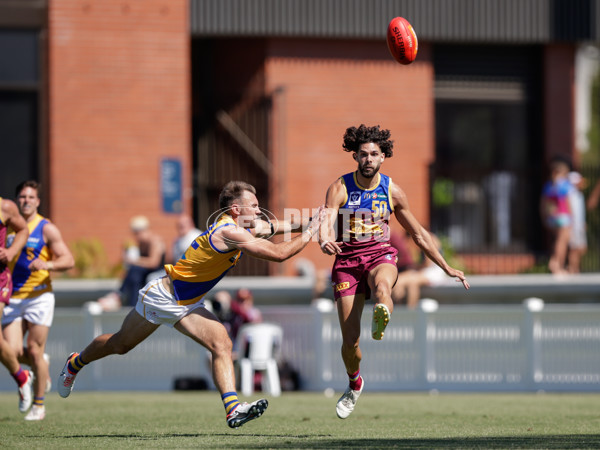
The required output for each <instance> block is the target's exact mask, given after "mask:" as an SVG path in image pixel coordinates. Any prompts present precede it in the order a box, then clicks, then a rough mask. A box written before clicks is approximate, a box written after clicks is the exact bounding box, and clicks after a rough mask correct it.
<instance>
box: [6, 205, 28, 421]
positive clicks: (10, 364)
mask: <svg viewBox="0 0 600 450" xmlns="http://www.w3.org/2000/svg"><path fill="white" fill-rule="evenodd" d="M9 227H10V229H11V230H12V231H14V232H15V235H14V240H13V242H12V245H11V246H10V247H9V248H6V235H7V231H8V228H9ZM28 237H29V230H28V229H27V223H26V222H25V219H24V218H23V217H21V214H20V213H19V208H17V205H16V204H15V203H14V202H12V201H11V200H7V199H5V198H2V197H0V317H2V313H3V312H4V307H5V306H6V305H7V304H8V301H9V299H10V295H11V293H12V277H11V273H10V270H9V268H8V264H9V263H10V262H11V261H12V259H13V258H14V257H15V256H16V255H17V254H18V253H19V252H20V251H21V249H22V248H23V247H24V246H25V244H26V243H27V238H28ZM0 361H2V364H4V366H5V367H6V368H7V369H8V371H9V372H10V374H11V375H12V377H13V378H14V379H15V381H16V382H17V385H18V386H19V411H21V412H27V410H28V409H29V408H30V407H31V403H32V402H33V390H32V386H33V383H32V375H31V373H30V372H29V371H28V370H23V369H22V368H21V365H20V364H19V361H18V360H17V356H16V354H15V352H14V351H13V350H12V348H11V346H10V344H9V343H8V342H7V341H5V340H4V338H3V337H2V333H0Z"/></svg>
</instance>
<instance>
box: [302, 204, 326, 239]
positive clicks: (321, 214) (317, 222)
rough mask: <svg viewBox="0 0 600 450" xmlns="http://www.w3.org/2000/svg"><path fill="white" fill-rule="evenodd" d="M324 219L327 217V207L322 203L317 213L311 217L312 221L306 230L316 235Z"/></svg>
mask: <svg viewBox="0 0 600 450" xmlns="http://www.w3.org/2000/svg"><path fill="white" fill-rule="evenodd" d="M323 219H325V207H324V206H323V205H321V206H319V208H318V209H317V212H316V213H315V215H314V216H312V217H311V218H310V223H309V224H308V227H307V228H306V231H308V232H310V235H311V236H314V235H315V234H316V233H317V231H319V228H320V227H321V223H322V222H323Z"/></svg>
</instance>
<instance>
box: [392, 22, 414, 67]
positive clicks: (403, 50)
mask: <svg viewBox="0 0 600 450" xmlns="http://www.w3.org/2000/svg"><path fill="white" fill-rule="evenodd" d="M387 44H388V48H389V49H390V53H391V54H392V56H393V57H394V59H395V60H396V61H398V62H399V63H400V64H410V63H411V62H413V61H414V60H415V58H416V57H417V50H418V49H419V43H418V41H417V34H416V33H415V30H413V27H412V26H411V24H410V23H409V22H408V20H406V19H405V18H404V17H394V18H393V19H392V20H391V22H390V24H389V25H388V29H387Z"/></svg>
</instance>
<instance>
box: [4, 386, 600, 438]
mask: <svg viewBox="0 0 600 450" xmlns="http://www.w3.org/2000/svg"><path fill="white" fill-rule="evenodd" d="M337 396H338V394H336V397H335V398H326V397H325V396H324V395H322V394H318V393H303V392H299V393H285V394H284V395H283V396H282V397H279V398H269V400H270V405H269V409H268V410H267V412H266V413H265V415H264V416H263V417H261V418H259V419H257V420H255V421H252V422H249V423H247V424H246V425H244V426H243V427H241V428H239V429H237V430H232V429H230V428H228V427H227V425H226V424H225V419H224V411H223V406H222V404H221V401H220V398H219V395H218V394H217V393H216V392H214V391H209V392H192V393H169V392H165V393H157V392H152V393H130V392H126V393H115V392H97V393H90V392H77V391H75V392H74V393H73V394H72V395H71V397H69V398H68V399H61V398H59V397H58V395H57V394H56V392H51V393H50V394H49V395H48V398H47V400H46V404H47V406H46V408H47V417H46V419H45V420H44V421H42V422H25V421H24V420H23V416H22V415H21V414H20V413H19V412H18V410H17V395H16V393H10V394H9V393H0V447H1V448H20V447H23V448H25V447H27V448H137V447H142V446H143V447H146V448H159V447H160V448H199V447H201V448H247V449H254V448H255V449H258V448H260V449H263V448H321V449H330V448H372V449H387V448H561V449H562V448H600V395H598V394H577V395H573V394H562V395H561V394H543V395H536V394H510V395H509V394H440V395H429V394H414V393H370V392H365V393H364V394H363V395H362V397H361V399H360V402H359V404H358V406H357V409H356V410H355V412H354V413H353V414H352V415H351V416H350V417H349V418H348V419H346V420H340V419H338V418H337V417H336V416H335V402H336V400H337ZM254 398H258V396H256V397H254Z"/></svg>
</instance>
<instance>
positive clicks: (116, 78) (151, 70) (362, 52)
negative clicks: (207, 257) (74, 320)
mask: <svg viewBox="0 0 600 450" xmlns="http://www.w3.org/2000/svg"><path fill="white" fill-rule="evenodd" d="M263 3H264V2H263ZM267 3H268V5H266V7H265V5H263V7H264V8H263V9H261V8H259V6H260V5H258V3H257V2H254V1H250V0H246V1H244V0H240V1H237V2H236V1H234V2H231V3H230V4H229V5H230V6H231V7H232V10H231V11H224V10H223V8H222V5H221V4H220V3H219V1H218V0H189V1H188V0H125V1H123V0H118V1H117V0H60V1H58V0H48V1H47V2H46V1H23V2H0V115H1V117H5V118H14V120H15V123H14V124H12V122H11V121H10V120H8V121H5V122H4V125H2V124H0V136H8V140H9V141H10V142H9V144H10V145H8V146H5V147H4V149H3V150H2V152H1V153H0V155H1V157H2V159H1V161H2V163H1V164H2V166H0V195H3V196H7V197H10V196H11V195H12V189H14V186H15V185H16V183H17V182H18V181H20V180H22V179H24V178H38V179H40V180H42V182H43V183H44V185H45V186H46V192H45V198H44V208H43V211H44V213H46V214H48V215H49V217H50V218H51V219H52V220H53V221H54V222H56V223H57V225H58V226H59V228H60V229H61V230H62V232H63V234H64V237H65V239H66V241H67V242H68V243H72V242H74V241H76V240H78V239H90V238H98V239H99V240H100V241H101V242H102V243H103V245H104V247H105V249H106V251H107V254H108V256H109V260H110V261H111V263H116V262H118V261H119V258H120V251H121V245H122V243H123V240H124V239H126V238H127V237H128V222H129V219H130V217H131V216H133V215H136V214H146V215H147V216H148V217H149V218H150V219H151V222H152V224H153V227H154V228H155V229H156V230H157V231H159V232H160V233H161V234H162V235H163V236H164V237H165V239H166V240H167V241H168V242H170V241H171V240H172V239H173V238H174V236H175V229H174V219H175V214H176V212H177V211H179V210H183V211H188V212H191V213H193V214H194V216H195V219H196V221H197V222H198V225H199V226H200V227H201V228H204V226H205V221H206V219H207V217H208V215H209V214H210V212H212V211H214V209H215V207H216V202H215V196H216V195H217V194H218V191H219V189H220V186H222V184H223V183H224V182H226V181H228V180H229V179H236V178H237V179H245V180H247V181H249V182H251V183H253V184H255V185H256V186H257V187H258V190H259V194H260V195H259V200H260V201H261V202H262V203H263V204H264V205H265V206H267V207H268V208H269V209H270V210H272V211H274V212H276V213H277V214H282V213H283V209H284V208H298V209H300V208H307V207H313V206H317V205H319V204H320V203H322V202H323V200H324V196H325V191H326V189H327V187H328V186H329V184H330V183H331V182H333V181H334V179H335V178H336V177H337V176H339V175H341V174H343V173H345V172H349V171H351V170H354V168H355V163H354V161H353V160H352V158H351V156H350V155H348V154H346V153H345V152H343V151H342V149H341V138H342V135H343V133H344V130H345V129H346V128H347V127H348V126H351V125H359V124H360V123H365V124H369V125H373V124H380V125H381V126H382V127H384V128H389V129H390V130H391V131H392V136H393V138H394V140H395V143H396V144H395V154H394V157H393V158H391V159H389V160H387V161H386V162H385V163H384V173H387V174H389V175H391V176H392V178H393V179H394V180H395V181H396V182H397V183H398V184H400V185H401V186H402V187H403V188H404V189H405V191H406V192H407V194H408V197H409V200H410V203H411V208H412V209H413V211H414V213H415V215H416V217H417V218H418V219H419V220H420V221H421V222H422V223H423V224H425V225H426V226H430V227H431V228H433V229H434V230H436V231H438V232H440V231H442V232H446V231H447V232H448V234H449V236H450V238H451V240H454V244H455V246H456V248H457V250H459V252H461V253H462V254H463V255H464V258H465V261H467V263H469V265H470V269H471V270H474V271H481V272H492V273H493V272H505V271H514V270H518V269H519V268H521V267H522V266H527V265H530V264H532V262H533V259H534V256H535V255H536V253H539V252H540V251H541V249H542V247H543V243H542V241H541V238H540V233H539V229H536V227H539V219H538V218H537V214H536V213H535V212H533V213H532V209H533V208H535V207H537V205H536V204H535V202H536V199H537V195H538V193H539V185H540V184H541V182H542V181H543V179H544V170H545V165H544V164H545V161H546V160H547V159H548V157H549V156H550V155H553V154H556V153H563V154H566V155H570V156H573V157H575V158H576V155H577V153H576V152H575V144H574V142H575V141H574V136H575V131H574V64H575V53H576V48H577V43H578V42H579V41H583V40H590V39H591V40H593V39H596V36H597V34H596V25H597V24H596V23H594V22H593V21H592V23H591V25H589V26H588V29H583V30H582V29H581V27H576V26H571V25H577V24H578V23H579V22H578V21H581V20H584V19H585V17H587V16H586V15H585V11H583V12H581V11H580V12H577V11H576V10H575V9H573V10H570V9H569V8H567V10H566V13H565V12H564V11H563V13H564V14H563V16H562V18H557V17H556V16H553V15H552V14H551V13H552V11H551V10H549V11H546V9H548V8H550V6H549V5H550V3H549V2H547V1H542V0H530V1H525V2H518V1H516V0H515V1H512V0H511V4H512V5H513V9H510V8H508V9H507V10H499V11H487V10H484V9H478V8H476V7H475V8H474V7H473V5H474V1H473V0H471V1H469V0H463V1H456V2H452V3H453V5H454V6H453V8H454V11H455V12H457V13H459V14H458V16H456V17H461V18H462V21H458V22H457V21H450V19H449V17H452V15H451V14H449V12H448V11H444V10H440V8H438V7H436V5H438V6H439V2H436V1H433V0H432V1H427V0H423V1H421V2H418V4H416V3H415V2H408V1H401V0H397V1H393V0H389V1H384V0H381V1H376V2H369V1H365V2H362V3H361V2H358V3H360V5H362V6H361V8H358V9H357V8H350V6H352V5H354V4H355V3H357V2H347V3H344V2H341V3H342V4H344V5H346V6H347V7H348V10H346V9H344V8H342V10H337V9H335V8H334V7H335V6H336V5H337V3H336V5H334V4H333V3H332V2H330V1H322V2H319V1H315V0H306V1H304V2H301V1H299V2H295V5H296V6H295V7H297V8H298V9H297V10H286V7H285V5H291V3H289V2H276V1H267ZM358 3H357V4H358ZM475 3H477V2H476V1H475ZM592 3H593V2H592ZM525 4H528V5H525ZM261 5H262V3H261ZM367 5H370V6H369V7H367ZM565 5H566V3H565ZM525 6H528V8H526V7H525ZM448 7H449V6H448ZM289 8H291V6H289ZM332 8H333V9H332ZM444 8H445V7H444ZM442 9H443V8H442ZM584 9H585V8H584ZM511 11H512V12H511ZM540 11H541V12H542V13H543V12H544V11H546V13H547V14H546V15H545V16H544V15H543V14H541V13H540ZM250 12H252V14H250ZM588 12H589V11H588ZM447 13H448V14H447ZM513 14H514V15H517V14H525V16H523V15H521V18H522V21H523V22H524V24H520V25H519V23H516V22H511V17H512V16H511V15H513ZM527 14H529V15H527ZM395 15H404V16H405V17H408V18H409V19H410V20H411V22H412V23H413V25H414V26H415V29H416V30H417V34H418V35H419V37H420V42H419V54H418V57H417V60H416V61H415V62H414V63H413V64H412V65H410V66H401V65H399V64H397V63H395V62H394V61H393V60H392V59H391V57H390V56H389V53H388V50H387V47H386V45H385V40H384V36H385V27H386V25H387V22H388V21H389V19H391V18H392V17H394V16H395ZM523 17H524V18H523ZM334 18H335V19H336V20H334ZM588 18H589V17H588ZM483 19H485V21H487V22H485V23H487V26H482V22H481V20H483ZM528 20H529V21H531V23H528ZM563 22H564V23H563ZM508 24H512V26H511V27H509V26H508ZM548 24H550V25H552V26H550V25H548ZM565 24H566V25H565ZM561 27H562V28H561ZM590 27H591V28H590ZM3 47H4V50H2V48H3ZM14 48H17V49H19V50H22V52H23V53H22V54H23V55H25V57H28V58H29V59H28V60H27V61H25V62H23V61H22V60H21V59H22V58H17V57H16V56H15V52H11V51H9V49H14ZM17 53H18V52H17ZM30 53H33V54H32V55H30ZM28 55H29V56H28ZM2 58H3V59H2ZM29 60H31V61H29ZM20 65H23V69H22V71H19V70H16V69H15V71H11V70H9V71H8V73H7V71H6V70H4V75H3V70H2V67H13V66H14V67H17V68H18V67H20ZM2 99H3V100H2ZM3 103H4V105H3ZM21 104H23V105H24V107H23V108H21V109H22V110H24V111H25V112H23V113H22V114H21V115H22V117H21V116H19V113H18V112H17V109H18V105H21ZM15 105H17V106H15ZM21 109H19V111H21ZM471 119H472V120H471ZM19 120H20V121H19ZM17 122H18V123H17ZM488 128H489V129H488ZM461 130H462V131H461ZM461 133H462V134H461ZM21 135H22V136H23V138H22V139H20V140H19V138H18V136H21ZM480 135H481V136H480ZM465 142H466V144H465ZM461 143H463V144H461ZM471 147H472V148H471ZM488 147H489V148H488ZM21 149H22V150H21ZM21 151H22V153H19V152H21ZM461 152H462V153H461ZM16 154H18V155H19V156H18V157H16V158H15V156H14V155H16ZM480 155H484V156H481V157H480ZM165 161H166V162H167V163H168V162H170V161H175V162H176V163H177V164H179V165H180V166H178V167H180V168H181V173H180V177H178V176H177V175H178V174H176V175H175V176H174V179H173V180H170V181H173V182H174V183H175V185H176V189H175V193H174V194H173V192H172V190H169V189H168V188H166V187H165V186H166V185H165V183H166V182H168V181H169V180H167V181H165V177H168V174H167V175H165V171H166V170H168V166H166V165H165ZM11 162H12V163H13V164H11ZM575 162H577V161H575ZM494 173H510V174H512V175H511V177H512V178H511V179H512V180H513V181H512V182H513V188H512V189H513V190H514V189H515V188H516V189H517V199H516V200H511V202H512V203H511V205H512V206H511V207H510V211H512V212H513V216H512V222H511V225H510V229H511V231H510V233H509V236H508V239H509V240H508V241H505V240H504V241H503V240H502V239H506V238H505V237H504V238H503V237H501V236H500V235H498V236H496V231H497V230H496V231H495V229H494V227H493V226H492V225H490V222H491V221H492V222H493V220H494V219H493V217H492V216H491V215H490V212H489V209H490V206H489V205H490V202H491V200H490V198H492V197H490V195H491V194H490V192H495V191H494V190H495V189H497V187H494V186H496V185H493V186H492V189H491V191H490V190H489V189H488V190H486V188H485V186H488V185H487V184H486V183H487V182H486V181H485V180H487V179H489V178H486V177H489V176H490V175H491V174H494ZM161 180H162V182H161ZM440 180H441V181H444V182H450V183H451V184H452V186H453V187H452V189H453V193H452V199H453V201H452V205H453V206H452V208H453V211H454V213H449V212H448V211H447V210H445V209H444V208H445V207H446V206H447V205H445V204H444V203H443V202H441V203H439V199H438V197H437V196H436V195H434V194H435V193H436V192H438V191H439V189H440V186H442V185H443V183H442V184H440V183H439V182H440ZM432 192H434V194H432ZM169 195H171V197H170V198H169V199H165V197H168V196H169ZM173 195H174V197H173ZM167 200H168V202H167ZM169 202H170V203H169ZM461 202H462V203H461ZM478 211H480V212H478ZM471 215H472V216H473V217H472V218H471ZM433 216H435V217H433ZM465 217H469V219H468V223H467V221H466V219H465ZM490 217H492V218H490ZM434 219H435V220H434ZM453 233H454V234H453ZM470 255H471V256H470ZM472 255H477V256H476V257H474V256H472ZM481 255H487V256H486V257H485V258H483V259H482V257H481ZM490 255H491V256H490ZM303 256H305V257H307V258H309V259H311V260H312V261H313V262H314V263H315V264H316V266H317V267H318V268H326V267H329V265H330V263H331V261H330V259H329V258H328V257H325V256H324V255H322V254H321V252H320V250H319V249H318V246H317V245H311V246H310V247H309V248H308V249H307V250H306V251H305V252H304V253H303ZM519 260H521V261H523V263H522V264H521V263H518V261H519ZM503 261H509V262H510V264H507V265H505V264H504V263H503ZM515 261H517V263H515ZM245 264H247V267H246V268H241V273H265V272H266V271H270V273H288V274H289V273H292V272H293V261H292V262H290V263H287V264H286V265H284V266H277V267H275V266H273V267H271V268H270V269H268V268H267V267H266V265H260V264H258V265H252V264H250V263H249V262H246V263H245Z"/></svg>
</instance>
